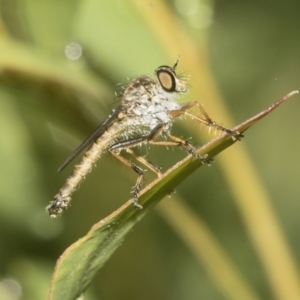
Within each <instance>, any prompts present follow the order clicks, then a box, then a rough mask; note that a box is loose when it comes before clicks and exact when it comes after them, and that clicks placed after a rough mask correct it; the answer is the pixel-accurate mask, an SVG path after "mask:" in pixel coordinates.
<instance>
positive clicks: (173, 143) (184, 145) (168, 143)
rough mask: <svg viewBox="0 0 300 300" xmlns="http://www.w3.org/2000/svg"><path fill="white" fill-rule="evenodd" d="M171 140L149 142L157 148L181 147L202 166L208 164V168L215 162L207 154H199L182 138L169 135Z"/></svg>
mask: <svg viewBox="0 0 300 300" xmlns="http://www.w3.org/2000/svg"><path fill="white" fill-rule="evenodd" d="M169 137H170V139H171V140H173V141H149V143H150V144H152V145H157V146H179V147H182V148H183V149H184V150H186V151H187V153H188V154H191V155H192V156H194V157H196V158H198V159H199V160H200V161H201V163H202V164H207V165H208V166H209V165H210V163H211V162H212V161H213V159H212V158H209V157H208V155H207V154H205V155H200V154H198V153H197V149H196V148H195V147H194V146H193V145H192V144H191V143H190V142H189V141H187V140H184V139H182V138H180V137H177V136H174V135H169Z"/></svg>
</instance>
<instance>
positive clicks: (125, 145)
mask: <svg viewBox="0 0 300 300" xmlns="http://www.w3.org/2000/svg"><path fill="white" fill-rule="evenodd" d="M163 128H164V125H163V124H159V125H157V126H156V127H155V128H154V129H153V130H152V131H151V132H150V133H149V134H147V135H143V136H140V137H136V138H133V139H128V140H124V141H120V142H117V143H115V144H114V145H112V146H110V148H109V151H110V153H111V154H112V155H113V156H114V157H115V158H117V159H118V160H119V161H121V162H122V163H124V164H125V165H126V166H128V167H130V168H131V169H133V171H134V172H136V173H137V174H138V179H137V181H136V184H135V186H134V191H133V205H134V207H135V208H137V209H142V208H143V207H142V206H141V205H140V204H139V203H138V196H139V192H140V190H141V188H142V184H143V180H144V171H143V170H142V169H141V168H140V167H139V166H137V165H136V164H134V163H132V162H131V161H129V160H127V159H126V158H124V157H123V156H121V155H120V154H119V152H117V151H116V150H121V149H126V151H127V152H128V153H129V154H131V155H132V156H133V157H134V158H135V159H136V160H137V161H139V162H141V163H142V164H144V165H145V166H146V167H148V168H149V169H150V170H152V171H153V172H155V173H156V174H157V175H158V176H159V177H160V176H161V171H160V168H159V167H157V166H155V165H154V164H152V163H151V162H150V161H148V160H147V159H145V158H144V157H141V156H139V155H137V154H136V153H135V152H134V151H133V150H131V149H130V148H131V147H134V146H136V145H139V144H142V143H146V142H149V141H150V140H152V139H154V138H155V137H156V136H157V135H158V134H159V133H160V132H161V131H162V130H163Z"/></svg>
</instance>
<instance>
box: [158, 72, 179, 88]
mask: <svg viewBox="0 0 300 300" xmlns="http://www.w3.org/2000/svg"><path fill="white" fill-rule="evenodd" d="M157 78H158V80H159V82H160V85H161V87H162V88H163V89H164V90H165V91H166V92H169V93H172V92H176V81H175V77H174V74H173V73H171V72H169V71H167V70H160V71H158V72H157Z"/></svg>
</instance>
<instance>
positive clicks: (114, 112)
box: [57, 106, 122, 172]
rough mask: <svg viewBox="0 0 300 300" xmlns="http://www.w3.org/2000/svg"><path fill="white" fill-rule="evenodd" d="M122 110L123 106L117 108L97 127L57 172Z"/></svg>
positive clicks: (103, 130) (91, 141)
mask: <svg viewBox="0 0 300 300" xmlns="http://www.w3.org/2000/svg"><path fill="white" fill-rule="evenodd" d="M121 111H122V107H121V106H120V107H118V108H116V109H115V110H114V111H113V112H112V114H111V115H110V116H109V117H108V118H106V119H105V120H104V122H103V123H101V124H100V125H99V126H98V127H97V129H96V130H95V131H94V132H93V133H92V134H91V135H90V136H89V137H88V138H87V139H86V140H85V141H84V142H83V143H82V144H81V145H80V146H79V147H78V148H77V149H76V150H75V151H74V152H73V153H72V154H71V155H70V156H69V157H68V158H67V159H66V160H65V161H64V163H63V164H62V165H61V166H60V167H59V169H58V170H57V172H60V171H62V170H63V169H64V168H65V167H66V166H67V165H68V164H69V163H70V162H71V161H72V160H73V159H74V158H75V157H76V156H78V155H79V154H80V153H81V152H82V151H83V150H84V149H85V148H86V147H87V146H89V145H90V144H91V143H93V142H94V141H95V140H96V139H97V138H98V137H100V136H101V135H102V134H103V133H104V132H105V131H106V130H107V128H108V127H109V126H110V125H111V124H112V123H113V122H114V121H115V120H116V118H117V117H118V114H119V113H120V112H121Z"/></svg>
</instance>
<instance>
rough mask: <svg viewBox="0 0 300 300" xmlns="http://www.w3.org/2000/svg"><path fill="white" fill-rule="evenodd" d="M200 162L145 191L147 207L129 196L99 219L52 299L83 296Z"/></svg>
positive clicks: (66, 264) (63, 260) (63, 266)
mask: <svg viewBox="0 0 300 300" xmlns="http://www.w3.org/2000/svg"><path fill="white" fill-rule="evenodd" d="M295 93H298V92H297V91H294V92H291V93H290V94H288V95H286V96H285V97H283V98H281V99H280V100H278V101H277V102H275V103H274V104H273V105H272V106H270V107H269V108H267V109H266V110H264V111H262V112H261V113H259V114H257V115H255V116H254V117H252V118H250V119H248V120H247V121H245V122H243V123H241V124H240V125H238V126H236V127H235V128H234V130H238V131H240V132H241V133H243V132H245V131H246V130H247V129H248V128H249V127H251V126H252V125H253V124H255V123H256V122H257V121H258V120H260V119H261V118H263V117H265V116H266V115H267V114H269V113H270V112H271V111H272V110H274V109H275V108H276V107H278V106H279V105H280V104H281V103H283V102H284V101H285V100H287V99H288V98H289V97H290V96H292V95H294V94H295ZM234 143H235V141H233V140H232V139H231V137H230V136H228V135H227V134H224V135H222V136H220V137H218V138H216V139H214V140H213V141H211V142H209V143H208V144H206V145H205V146H203V147H201V148H200V149H199V153H200V154H202V155H204V154H208V155H209V157H214V156H216V155H217V154H218V153H220V152H222V151H223V150H225V149H226V148H228V147H229V146H231V145H232V144H234ZM200 166H201V163H200V161H199V160H197V159H195V158H194V157H191V156H187V157H186V158H185V159H183V160H182V161H180V162H179V163H177V164H176V165H175V166H173V167H172V168H170V169H169V170H168V171H167V172H165V173H164V174H163V176H162V177H161V178H158V179H157V180H155V181H154V182H153V183H151V184H149V185H148V186H147V187H146V188H145V189H144V190H143V191H142V192H141V196H140V203H141V204H142V205H143V207H144V209H143V210H141V211H136V210H135V209H134V208H133V206H132V200H129V201H128V202H126V203H125V204H124V205H123V206H121V207H120V208H119V209H118V210H116V211H115V212H114V213H112V214H111V215H110V216H108V217H107V218H105V219H103V220H101V221H100V222H98V223H96V224H95V225H94V226H93V227H92V228H91V230H90V231H89V232H88V233H87V234H86V235H85V236H84V237H83V238H81V239H79V240H78V241H77V242H76V243H74V244H73V245H71V246H70V247H69V248H68V249H66V251H65V252H64V253H63V254H62V256H61V257H60V259H59V260H58V262H57V265H56V268H55V270H54V273H53V276H52V282H51V286H50V291H49V296H48V300H50V299H51V300H58V299H64V300H73V299H76V298H77V297H79V296H80V295H81V294H82V293H83V292H84V291H85V290H86V289H87V287H88V285H89V284H90V283H91V281H92V279H93V277H94V276H95V274H96V272H97V271H98V270H99V269H100V268H101V267H102V266H103V264H104V263H105V262H106V261H107V260H108V259H109V257H110V256H111V255H112V253H113V252H114V251H115V250H116V249H117V248H118V246H119V245H120V244H121V243H122V241H123V239H124V237H125V235H126V234H127V233H128V232H129V231H130V230H131V228H132V227H133V226H134V225H135V224H136V223H137V222H138V221H139V220H140V219H141V218H142V217H143V216H144V215H145V214H146V213H147V212H148V211H149V210H150V209H151V207H153V206H154V205H155V204H157V203H158V202H159V201H160V200H161V199H162V198H163V197H164V196H166V195H167V194H168V193H170V192H171V191H172V190H173V189H174V188H176V187H177V186H178V185H179V184H180V183H181V182H182V181H183V180H185V179H186V178H187V177H188V176H189V175H190V174H191V173H192V172H194V171H195V170H196V169H198V168H199V167H200ZM199 193H200V191H199Z"/></svg>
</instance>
